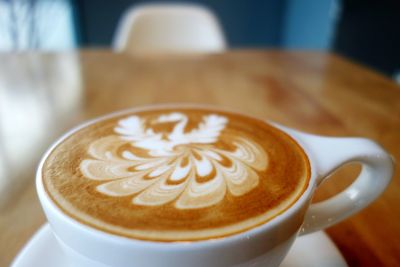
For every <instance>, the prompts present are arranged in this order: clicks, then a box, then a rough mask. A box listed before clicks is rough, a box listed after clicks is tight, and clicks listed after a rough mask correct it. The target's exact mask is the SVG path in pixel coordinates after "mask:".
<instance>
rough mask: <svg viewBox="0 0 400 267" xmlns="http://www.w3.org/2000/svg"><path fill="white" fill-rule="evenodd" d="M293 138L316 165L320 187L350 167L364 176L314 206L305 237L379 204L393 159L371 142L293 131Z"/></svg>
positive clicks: (390, 174)
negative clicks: (355, 166) (356, 166)
mask: <svg viewBox="0 0 400 267" xmlns="http://www.w3.org/2000/svg"><path fill="white" fill-rule="evenodd" d="M285 130H286V131H288V129H287V128H285ZM289 134H291V135H292V136H293V137H294V138H295V139H297V140H298V141H299V142H300V143H301V145H302V146H303V147H304V148H305V149H306V151H307V153H308V154H309V156H310V160H312V161H313V162H314V163H315V169H316V173H317V180H316V187H318V186H319V185H320V184H321V183H322V182H323V181H324V180H325V179H327V178H328V177H329V176H330V175H331V174H332V173H333V172H334V171H335V170H336V169H338V168H340V167H341V166H343V165H344V164H346V163H349V162H358V163H361V165H362V169H361V173H360V175H359V176H358V177H357V179H356V180H355V181H354V182H353V183H352V184H351V185H350V186H349V187H347V188H346V189H345V190H344V191H342V192H340V193H338V194H337V195H335V196H333V197H331V198H329V199H327V200H324V201H322V202H318V203H315V204H311V205H310V207H309V209H308V211H307V212H306V215H305V219H304V223H303V226H302V229H301V230H300V234H301V235H303V234H308V233H312V232H315V231H318V230H322V229H325V228H327V227H329V226H331V225H333V224H336V223H338V222H340V221H342V220H344V219H345V218H347V217H349V216H350V215H352V214H354V213H356V212H358V211H360V210H361V209H363V208H364V207H366V206H367V205H368V204H370V203H371V202H372V201H373V200H375V199H376V198H377V197H378V196H379V195H380V194H381V193H382V192H383V191H384V190H385V188H386V187H387V185H388V184H389V182H390V180H391V177H392V175H393V171H394V164H393V159H392V158H391V156H390V155H389V154H388V153H387V152H386V151H385V150H384V149H383V148H382V147H381V146H379V145H378V144H377V143H375V142H373V141H371V140H369V139H365V138H332V137H322V136H316V135H311V134H306V133H301V132H297V131H294V130H289Z"/></svg>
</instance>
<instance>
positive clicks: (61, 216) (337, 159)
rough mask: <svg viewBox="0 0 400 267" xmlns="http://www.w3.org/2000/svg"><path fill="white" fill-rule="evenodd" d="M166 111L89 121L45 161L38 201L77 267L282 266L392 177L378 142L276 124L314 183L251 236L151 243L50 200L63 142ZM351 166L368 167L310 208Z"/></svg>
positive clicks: (372, 197)
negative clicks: (306, 240)
mask: <svg viewBox="0 0 400 267" xmlns="http://www.w3.org/2000/svg"><path fill="white" fill-rule="evenodd" d="M166 107H168V105H157V106H148V107H143V108H138V109H134V110H130V111H129V110H126V111H122V112H119V113H113V114H110V115H107V116H105V117H102V118H98V119H95V120H92V121H89V122H87V123H85V124H82V125H80V126H78V127H76V128H75V129H73V130H71V131H70V132H69V133H67V134H66V135H64V136H63V137H61V138H60V139H59V140H58V142H56V143H55V144H54V145H53V147H51V148H50V149H49V150H48V152H47V153H46V155H45V156H44V157H43V159H42V161H41V163H40V165H39V168H38V172H37V179H36V182H37V191H38V196H39V200H40V202H41V204H42V207H43V210H44V212H45V214H46V217H47V219H48V221H49V222H50V225H51V227H52V231H53V233H54V234H55V236H56V237H57V240H58V241H60V242H59V244H60V245H61V247H62V248H63V251H64V252H65V253H66V254H67V255H68V257H69V259H73V260H74V262H75V263H76V264H77V265H78V266H80V267H83V266H85V267H86V266H88V267H89V266H90V267H92V266H93V262H94V261H96V262H98V264H97V266H99V267H100V266H105V265H109V266H114V267H125V266H130V264H132V262H135V263H136V264H137V265H139V266H146V267H147V266H148V267H150V266H152V267H158V266H165V267H167V266H168V267H175V266H192V267H203V266H209V267H220V266H235V267H244V266H252V267H256V266H257V267H260V266H266V265H268V266H271V267H272V266H274V267H276V266H279V264H280V263H281V262H282V260H283V259H284V257H285V255H286V254H287V252H288V251H289V249H290V248H291V246H292V244H293V242H294V241H295V239H296V238H297V237H298V236H299V234H300V235H302V234H307V233H311V232H315V231H318V230H322V229H324V228H326V227H328V226H330V225H333V224H335V223H337V222H339V221H341V220H343V219H345V218H347V217H348V216H350V215H352V214H354V213H356V212H358V211H359V210H361V209H362V208H364V207H365V206H367V205H368V204H369V203H371V202H372V201H373V200H375V199H376V198H377V197H378V196H379V195H380V194H381V193H382V192H383V190H384V189H385V188H386V186H387V185H388V183H389V182H390V179H391V177H392V174H393V163H392V159H391V157H390V155H388V154H387V153H386V152H385V151H384V150H383V149H382V147H380V146H379V145H378V144H376V143H375V142H373V141H372V140H369V139H365V138H333V137H323V136H316V135H311V134H306V133H301V132H299V131H295V130H293V129H289V128H286V127H283V126H280V125H276V126H277V127H279V128H281V129H282V130H283V131H285V132H286V133H287V134H289V135H290V136H292V137H293V138H294V139H295V140H297V141H298V143H299V144H300V145H301V146H302V147H303V149H304V151H305V152H306V154H307V156H308V158H309V160H310V165H311V166H310V167H311V178H310V182H309V185H308V187H307V188H306V190H305V192H304V193H303V195H302V196H301V197H300V198H299V199H298V200H297V202H296V203H294V204H293V205H292V206H291V207H290V208H288V209H287V210H286V211H285V212H284V213H282V214H280V215H278V216H276V217H274V218H273V219H271V220H270V221H268V222H267V223H265V224H263V225H260V226H258V227H254V228H252V229H250V230H248V231H245V232H242V233H238V234H236V235H231V236H228V237H225V238H220V239H213V240H205V241H199V242H193V243H190V244H188V243H182V242H176V243H168V244H166V243H163V242H147V241H141V240H134V239H128V238H124V237H122V236H117V235H112V234H109V233H106V232H103V231H100V230H97V229H94V228H91V227H89V226H87V225H85V224H82V223H80V222H78V221H77V220H74V219H72V218H70V217H68V216H67V215H66V214H65V213H63V212H62V211H61V210H60V209H59V208H58V207H57V206H56V205H55V204H54V203H53V202H52V200H51V199H50V197H49V196H48V195H47V193H46V191H45V189H44V185H43V181H42V177H41V173H42V172H41V168H42V166H43V162H44V160H45V159H46V157H47V156H48V155H49V153H50V152H51V151H52V149H53V148H54V147H55V146H57V145H58V143H60V142H62V141H63V140H64V138H66V137H68V136H69V135H70V134H72V133H74V132H75V131H77V130H79V129H80V128H82V127H86V126H87V125H90V124H92V123H95V122H96V121H98V120H101V119H105V118H110V117H113V116H117V115H123V114H127V113H129V112H132V111H139V110H148V109H152V110H154V109H160V108H161V109H165V108H166ZM169 107H170V108H171V107H172V108H175V107H176V106H175V105H172V106H171V105H170V106H169ZM179 107H185V105H179ZM189 107H193V105H189ZM196 107H197V106H196ZM198 108H202V107H201V106H200V107H198ZM349 162H359V163H361V165H362V171H361V173H360V175H359V176H358V178H357V179H356V180H355V182H354V183H353V184H352V185H350V186H349V187H348V188H346V189H345V190H344V191H342V192H341V193H339V194H337V195H336V196H334V197H332V198H330V199H328V200H325V201H322V202H320V203H317V204H311V205H310V203H311V199H312V196H313V194H314V191H315V189H316V188H317V187H318V186H319V185H320V184H321V182H323V180H324V179H326V178H327V177H329V175H330V174H331V173H332V172H334V171H335V170H336V169H337V168H339V167H341V166H342V165H344V164H346V163H349ZM323 266H327V265H326V264H324V265H323Z"/></svg>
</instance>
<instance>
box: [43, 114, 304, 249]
mask: <svg viewBox="0 0 400 267" xmlns="http://www.w3.org/2000/svg"><path fill="white" fill-rule="evenodd" d="M42 176H43V182H44V185H45V189H46V191H47V193H48V195H49V196H50V197H51V199H52V200H53V202H54V203H55V204H56V205H57V206H58V207H59V208H60V209H61V210H63V212H64V213H66V214H67V215H69V216H70V217H72V218H74V219H76V220H78V221H80V222H81V223H84V224H87V225H90V226H92V227H94V228H97V229H100V230H102V231H106V232H110V233H113V234H116V235H121V236H126V237H130V238H136V239H142V240H153V241H165V242H167V241H196V240H204V239H210V238H219V237H223V236H227V235H232V234H235V233H238V232H242V231H245V230H248V229H251V228H253V227H256V226H258V225H260V224H263V223H265V222H267V221H269V220H271V219H272V218H273V217H275V216H277V215H279V214H280V213H282V212H284V211H285V210H286V209H288V208H289V207H290V206H291V205H293V203H294V202H296V200H297V199H298V198H299V197H300V196H301V194H302V193H303V192H304V191H305V189H306V187H307V185H308V183H309V178H310V167H309V162H308V159H307V157H306V155H305V154H304V152H303V150H302V149H301V147H300V146H299V145H298V144H297V143H296V142H295V141H294V140H293V139H292V138H290V137H289V136H288V135H286V134H285V133H283V132H282V131H280V130H278V129H276V128H275V127H273V126H271V125H269V124H267V123H265V122H263V121H261V120H258V119H255V118H251V117H248V116H244V115H239V114H235V113H229V112H222V111H217V110H213V109H201V108H174V109H173V108H164V109H148V110H142V111H136V112H131V113H125V114H122V115H116V116H115V117H111V118H106V119H103V120H100V121H97V122H95V123H92V124H90V125H88V126H86V127H84V128H81V129H79V130H77V131H75V132H74V133H72V134H71V135H69V136H68V137H66V138H65V139H64V140H63V141H61V142H60V143H59V144H58V145H57V146H56V147H55V148H54V149H53V150H52V151H51V153H50V155H49V156H48V157H47V159H46V160H45V162H44V165H43V169H42Z"/></svg>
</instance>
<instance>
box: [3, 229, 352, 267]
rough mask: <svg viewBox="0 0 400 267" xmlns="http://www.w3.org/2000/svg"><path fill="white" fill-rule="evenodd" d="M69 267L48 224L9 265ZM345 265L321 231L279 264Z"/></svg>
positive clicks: (305, 239) (299, 241)
mask: <svg viewBox="0 0 400 267" xmlns="http://www.w3.org/2000/svg"><path fill="white" fill-rule="evenodd" d="M32 266H41V267H73V266H71V265H70V264H69V263H68V260H66V259H65V256H64V254H63V253H62V250H61V249H60V247H59V245H58V243H57V241H56V239H55V237H54V235H53V234H52V232H51V229H50V226H49V225H48V224H45V225H43V226H42V227H41V228H40V229H39V230H38V231H37V232H36V234H35V235H34V236H33V237H32V239H31V240H30V241H29V242H28V243H27V244H26V245H25V247H24V248H23V249H22V250H21V252H20V254H19V255H18V256H17V257H16V258H15V259H14V262H13V263H12V264H11V267H32ZM320 266H324V267H347V264H346V262H345V261H344V259H343V257H342V255H341V254H340V253H339V251H338V250H337V248H336V247H335V245H334V244H333V242H332V241H331V240H330V239H329V237H328V236H327V235H326V234H325V233H324V232H322V231H320V232H316V233H313V234H309V235H306V236H302V237H300V238H298V239H297V240H296V242H295V243H294V245H293V247H292V248H291V250H290V251H289V254H288V255H287V256H286V258H285V260H284V261H283V263H282V264H281V267H320Z"/></svg>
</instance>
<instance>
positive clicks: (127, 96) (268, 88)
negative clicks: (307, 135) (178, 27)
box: [0, 50, 400, 267]
mask: <svg viewBox="0 0 400 267" xmlns="http://www.w3.org/2000/svg"><path fill="white" fill-rule="evenodd" d="M165 102H191V103H208V104H215V105H218V106H221V107H228V108H233V109H236V110H238V111H242V112H245V113H248V114H252V115H255V116H258V117H260V118H269V119H272V120H275V121H277V122H279V123H281V124H284V125H287V126H290V127H294V128H297V129H300V130H303V131H308V132H311V133H316V134H324V135H336V136H350V135H351V136H364V137H368V138H372V139H375V140H377V141H379V142H380V143H381V144H382V145H383V146H384V147H385V148H386V149H387V150H388V151H389V152H390V153H392V154H393V156H394V158H395V159H397V161H399V160H400V88H399V87H398V86H396V85H395V84H394V83H393V82H391V81H390V80H388V79H386V78H384V77H382V76H380V75H378V74H376V73H374V72H372V71H370V70H367V69H365V68H362V67H360V66H358V65H356V64H354V63H350V62H349V61H347V60H345V59H343V58H340V57H337V56H334V55H328V54H323V53H311V52H309V53H305V52H297V53H296V52H279V51H233V52H229V53H225V54H220V55H192V56H158V57H157V56H141V57H139V56H132V55H124V54H114V53H111V52H109V51H101V50H90V51H83V52H81V53H62V54H58V53H57V54H35V53H32V54H31V53H29V54H0V266H8V265H9V263H10V261H11V260H12V259H13V257H14V256H15V255H16V254H17V252H18V251H19V250H20V249H21V247H22V246H23V245H24V243H25V242H26V241H27V240H28V239H29V238H30V236H31V235H32V234H33V233H34V232H35V231H36V230H37V229H38V228H39V227H40V226H41V225H42V224H43V223H45V218H44V215H43V212H42V210H41V208H40V205H39V202H38V199H37V197H36V192H35V188H34V179H35V168H36V165H37V163H38V160H39V158H40V156H41V155H42V154H43V152H44V151H45V149H46V148H47V147H48V146H49V145H50V144H51V143H52V142H53V141H54V140H55V138H56V137H57V136H59V135H60V134H61V133H62V132H64V131H65V130H67V129H68V128H70V127H72V126H73V125H75V124H77V123H79V122H81V121H83V120H87V119H89V118H93V117H95V116H98V115H102V114H105V113H108V112H111V111H115V110H119V109H124V108H129V107H135V106H139V105H144V104H153V103H165ZM358 171H359V168H358V167H357V166H347V167H344V168H343V169H342V170H340V171H339V172H338V173H337V174H335V175H334V177H332V179H330V180H329V181H328V182H326V183H325V184H324V185H323V186H322V187H321V189H320V190H319V193H318V195H317V197H316V199H317V200H320V199H324V198H326V197H328V196H330V195H332V194H334V193H335V192H337V191H338V190H341V189H343V188H344V187H345V186H346V185H348V184H349V183H350V182H351V181H352V179H353V178H354V177H355V176H356V174H357V172H358ZM399 178H400V172H399V170H397V171H396V174H395V177H394V179H393V181H392V182H391V184H390V186H389V188H388V189H387V190H386V192H385V193H384V194H383V195H382V196H381V198H379V199H378V200H377V201H376V202H375V203H373V204H372V205H370V206H369V207H368V208H367V209H365V210H363V211H362V212H360V213H359V214H357V215H356V216H353V217H352V218H350V219H347V220H346V221H344V222H342V223H339V224H338V225H336V226H334V227H332V228H330V229H328V230H327V232H328V233H329V235H330V236H331V238H332V239H333V240H334V242H335V243H336V245H337V246H338V247H339V249H340V251H341V252H342V253H343V255H344V257H345V258H346V260H347V262H348V263H349V265H350V266H363V267H366V266H374V267H376V266H400V180H399Z"/></svg>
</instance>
